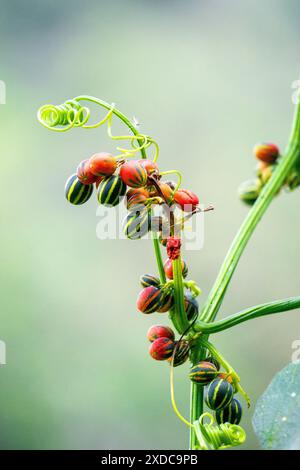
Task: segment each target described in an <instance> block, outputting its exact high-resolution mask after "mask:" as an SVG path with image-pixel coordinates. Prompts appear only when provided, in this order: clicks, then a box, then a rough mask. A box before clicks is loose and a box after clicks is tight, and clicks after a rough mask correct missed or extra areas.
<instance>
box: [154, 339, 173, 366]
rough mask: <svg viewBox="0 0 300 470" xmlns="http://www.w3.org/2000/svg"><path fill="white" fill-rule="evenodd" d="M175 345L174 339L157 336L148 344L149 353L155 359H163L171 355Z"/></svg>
mask: <svg viewBox="0 0 300 470" xmlns="http://www.w3.org/2000/svg"><path fill="white" fill-rule="evenodd" d="M174 347H175V343H174V341H172V340H171V339H169V338H158V339H156V340H155V341H153V343H152V344H151V345H150V348H149V353H150V356H151V357H153V359H156V361H165V360H166V359H168V358H169V357H171V356H172V354H173V350H174Z"/></svg>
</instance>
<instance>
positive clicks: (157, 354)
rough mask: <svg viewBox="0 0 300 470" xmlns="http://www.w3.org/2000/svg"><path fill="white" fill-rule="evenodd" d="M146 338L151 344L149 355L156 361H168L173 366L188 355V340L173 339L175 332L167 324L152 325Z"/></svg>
mask: <svg viewBox="0 0 300 470" xmlns="http://www.w3.org/2000/svg"><path fill="white" fill-rule="evenodd" d="M147 338H148V340H149V341H150V343H151V345H150V348H149V353H150V356H151V357H153V359H155V360H156V361H166V360H167V361H168V362H169V363H172V366H173V367H177V366H180V365H181V364H183V363H184V362H186V361H187V359H188V357H189V350H190V346H189V342H188V341H185V340H179V341H175V333H174V331H173V330H172V329H171V328H169V327H168V326H163V325H153V326H151V327H150V328H149V330H148V333H147Z"/></svg>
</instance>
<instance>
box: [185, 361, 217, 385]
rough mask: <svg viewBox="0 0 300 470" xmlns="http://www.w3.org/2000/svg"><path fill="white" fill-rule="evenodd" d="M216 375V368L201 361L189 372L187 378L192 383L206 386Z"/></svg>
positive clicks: (209, 363)
mask: <svg viewBox="0 0 300 470" xmlns="http://www.w3.org/2000/svg"><path fill="white" fill-rule="evenodd" d="M217 375H218V371H217V368H216V366H214V364H212V363H211V362H206V361H201V362H198V364H195V365H194V366H193V367H192V368H191V370H190V374H189V377H190V379H191V381H192V382H195V383H198V384H201V385H207V384H209V383H210V382H211V381H212V380H214V379H215V378H216V377H217Z"/></svg>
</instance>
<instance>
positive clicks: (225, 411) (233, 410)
mask: <svg viewBox="0 0 300 470" xmlns="http://www.w3.org/2000/svg"><path fill="white" fill-rule="evenodd" d="M242 413H243V410H242V405H241V404H240V402H239V401H238V400H237V399H236V398H233V400H232V401H231V403H230V404H229V405H228V406H226V407H225V408H222V409H221V410H217V411H216V421H217V423H218V424H224V423H230V424H239V423H240V421H241V419H242Z"/></svg>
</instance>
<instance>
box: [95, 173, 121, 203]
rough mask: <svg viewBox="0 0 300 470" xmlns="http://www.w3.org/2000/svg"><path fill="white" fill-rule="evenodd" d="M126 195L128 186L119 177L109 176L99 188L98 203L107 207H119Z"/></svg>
mask: <svg viewBox="0 0 300 470" xmlns="http://www.w3.org/2000/svg"><path fill="white" fill-rule="evenodd" d="M125 193H126V185H125V184H124V183H123V181H122V180H121V178H120V177H119V176H117V175H112V176H107V177H106V178H104V179H103V180H102V181H101V183H100V184H99V187H98V201H99V203H100V204H103V205H104V206H107V207H114V206H117V205H118V204H119V203H120V201H121V199H122V198H123V197H124V195H125Z"/></svg>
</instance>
